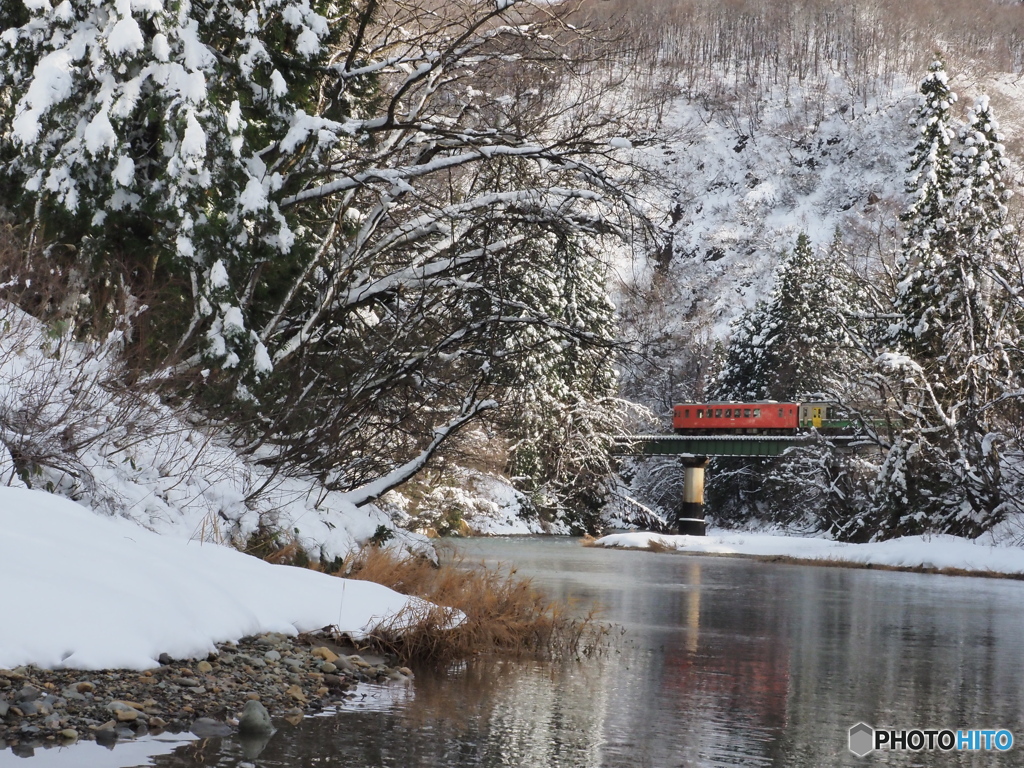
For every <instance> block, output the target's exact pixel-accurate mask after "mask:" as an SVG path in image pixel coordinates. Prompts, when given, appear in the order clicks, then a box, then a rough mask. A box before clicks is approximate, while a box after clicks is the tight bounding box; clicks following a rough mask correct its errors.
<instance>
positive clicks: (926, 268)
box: [889, 59, 957, 359]
mask: <svg viewBox="0 0 1024 768" xmlns="http://www.w3.org/2000/svg"><path fill="white" fill-rule="evenodd" d="M956 100H957V95H956V94H955V93H953V92H952V91H951V90H950V89H949V77H948V75H947V74H946V70H945V65H944V64H943V63H942V60H941V59H937V60H936V61H934V62H932V64H931V66H930V67H929V68H928V74H927V75H926V76H925V78H924V79H923V80H922V81H921V86H920V98H919V105H918V109H917V112H916V113H915V115H914V117H913V118H912V119H911V125H913V126H915V127H916V128H917V131H918V140H917V144H916V145H915V147H914V149H913V150H912V153H911V160H910V174H909V177H908V179H907V192H908V193H910V194H911V195H912V202H911V205H910V208H909V209H908V211H907V212H906V213H905V214H904V220H905V221H906V222H907V233H906V237H905V238H904V240H903V247H902V250H901V252H900V255H899V258H898V259H897V265H896V268H897V274H896V298H895V305H896V312H897V314H899V315H900V316H901V318H902V319H901V320H899V321H897V322H896V323H894V324H893V326H892V327H891V329H890V331H889V341H890V344H891V345H892V346H894V347H898V348H899V349H901V350H902V351H903V352H904V353H906V354H908V355H910V356H911V357H912V358H915V359H917V358H922V359H933V358H935V357H936V356H937V354H938V352H939V351H940V350H941V344H942V341H941V339H942V319H941V318H939V317H937V316H936V307H935V304H936V297H937V296H938V295H939V294H940V293H944V292H945V287H944V286H943V285H942V282H941V280H942V277H943V275H945V274H946V272H945V266H946V264H945V260H946V258H947V256H948V254H949V252H950V241H951V240H952V239H953V238H954V237H955V233H954V231H953V230H952V228H951V227H950V226H949V217H950V215H951V211H950V208H951V204H952V201H953V197H954V195H955V192H956V162H955V159H954V156H953V150H954V141H955V140H956V130H955V129H954V127H953V125H952V124H951V117H950V107H951V106H952V105H953V104H954V103H956Z"/></svg>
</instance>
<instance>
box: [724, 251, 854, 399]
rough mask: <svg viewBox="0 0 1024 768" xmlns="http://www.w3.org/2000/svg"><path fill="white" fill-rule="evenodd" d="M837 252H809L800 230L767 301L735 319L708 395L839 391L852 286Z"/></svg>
mask: <svg viewBox="0 0 1024 768" xmlns="http://www.w3.org/2000/svg"><path fill="white" fill-rule="evenodd" d="M847 272H848V270H847V267H846V265H845V264H844V263H843V262H842V259H841V254H840V253H839V252H838V251H836V250H834V249H833V250H831V251H829V252H828V253H827V254H824V255H817V254H815V253H814V250H813V248H812V247H811V241H810V238H808V237H807V235H806V234H805V233H801V234H800V235H799V236H798V237H797V242H796V247H795V248H794V249H793V250H792V251H791V252H789V253H787V254H785V255H784V256H783V258H782V261H781V262H780V263H779V266H778V268H777V270H776V274H775V285H774V288H773V289H772V293H771V295H770V296H769V298H768V300H767V301H765V302H759V303H758V304H757V305H756V306H755V307H754V308H753V309H752V310H750V311H748V312H745V313H744V314H743V315H741V316H740V318H739V319H738V320H737V323H736V325H735V326H734V329H733V337H732V339H731V340H730V343H729V351H728V355H727V358H726V363H725V365H724V367H723V369H722V372H721V374H720V375H719V379H718V382H717V384H716V387H715V389H714V392H713V395H714V397H715V399H719V400H738V401H747V400H761V399H766V398H767V399H771V400H780V401H781V400H791V399H793V398H795V397H801V396H805V395H807V394H809V393H819V392H830V393H839V392H842V391H843V390H844V389H845V388H846V384H847V382H848V381H849V377H848V376H847V372H848V369H849V361H850V355H851V342H850V339H849V336H848V332H847V330H846V329H847V326H848V318H849V316H850V315H851V314H853V313H854V310H855V308H854V307H853V306H852V305H851V302H852V300H853V295H854V294H853V291H852V287H851V283H850V280H849V276H848V274H847Z"/></svg>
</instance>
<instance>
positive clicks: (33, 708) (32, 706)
mask: <svg viewBox="0 0 1024 768" xmlns="http://www.w3.org/2000/svg"><path fill="white" fill-rule="evenodd" d="M15 709H19V710H21V715H22V717H32V716H33V715H38V714H39V711H40V707H39V704H38V703H37V702H35V701H22V702H19V703H18V705H17V706H16V707H15Z"/></svg>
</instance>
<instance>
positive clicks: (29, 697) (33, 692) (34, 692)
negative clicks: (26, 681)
mask: <svg viewBox="0 0 1024 768" xmlns="http://www.w3.org/2000/svg"><path fill="white" fill-rule="evenodd" d="M42 697H43V692H42V691H40V690H39V689H38V688H36V687H35V686H32V685H26V686H25V687H24V688H22V689H21V690H20V691H18V692H17V693H16V694H14V703H15V704H20V703H23V702H26V701H35V700H36V699H41V698H42Z"/></svg>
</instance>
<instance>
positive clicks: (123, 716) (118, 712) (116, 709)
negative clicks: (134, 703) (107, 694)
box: [107, 701, 142, 723]
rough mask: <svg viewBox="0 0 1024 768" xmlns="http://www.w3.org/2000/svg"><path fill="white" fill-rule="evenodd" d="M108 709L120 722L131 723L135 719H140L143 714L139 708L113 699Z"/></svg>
mask: <svg viewBox="0 0 1024 768" xmlns="http://www.w3.org/2000/svg"><path fill="white" fill-rule="evenodd" d="M107 709H109V710H110V711H111V712H113V713H114V717H115V718H116V719H117V722H119V723H130V722H132V721H133V720H138V719H139V716H140V715H141V714H142V713H141V712H139V710H137V709H135V708H134V707H130V706H128V705H127V704H125V703H124V702H123V701H112V702H110V703H109V704H107Z"/></svg>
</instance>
